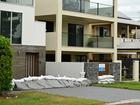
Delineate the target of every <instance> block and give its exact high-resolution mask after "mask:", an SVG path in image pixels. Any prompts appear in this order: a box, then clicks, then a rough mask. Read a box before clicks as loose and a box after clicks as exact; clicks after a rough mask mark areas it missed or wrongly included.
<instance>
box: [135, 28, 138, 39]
mask: <svg viewBox="0 0 140 105" xmlns="http://www.w3.org/2000/svg"><path fill="white" fill-rule="evenodd" d="M135 31H136V37H135V38H136V39H137V38H138V27H136V28H135Z"/></svg>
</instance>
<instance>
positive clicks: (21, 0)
mask: <svg viewBox="0 0 140 105" xmlns="http://www.w3.org/2000/svg"><path fill="white" fill-rule="evenodd" d="M0 1H2V2H8V3H13V4H20V5H28V6H32V5H33V0H0Z"/></svg>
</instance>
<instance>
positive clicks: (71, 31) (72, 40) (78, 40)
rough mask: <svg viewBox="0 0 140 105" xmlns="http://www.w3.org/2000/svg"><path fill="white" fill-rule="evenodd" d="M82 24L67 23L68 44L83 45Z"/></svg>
mask: <svg viewBox="0 0 140 105" xmlns="http://www.w3.org/2000/svg"><path fill="white" fill-rule="evenodd" d="M83 33H84V26H83V25H77V24H68V45H69V46H77V47H82V46H83Z"/></svg>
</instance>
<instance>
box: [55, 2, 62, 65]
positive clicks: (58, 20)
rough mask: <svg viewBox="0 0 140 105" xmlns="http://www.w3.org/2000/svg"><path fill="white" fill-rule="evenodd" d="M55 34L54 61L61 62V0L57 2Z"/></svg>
mask: <svg viewBox="0 0 140 105" xmlns="http://www.w3.org/2000/svg"><path fill="white" fill-rule="evenodd" d="M56 33H57V40H56V41H57V48H56V51H55V52H56V53H55V61H56V62H61V56H62V51H61V47H62V0H59V2H58V8H57V14H56Z"/></svg>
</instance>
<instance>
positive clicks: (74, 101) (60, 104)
mask: <svg viewBox="0 0 140 105" xmlns="http://www.w3.org/2000/svg"><path fill="white" fill-rule="evenodd" d="M0 105H103V102H101V101H95V100H87V99H79V98H73V97H63V96H58V95H51V94H47V93H40V92H25V93H20V94H18V98H12V99H2V98H1V99H0Z"/></svg>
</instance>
